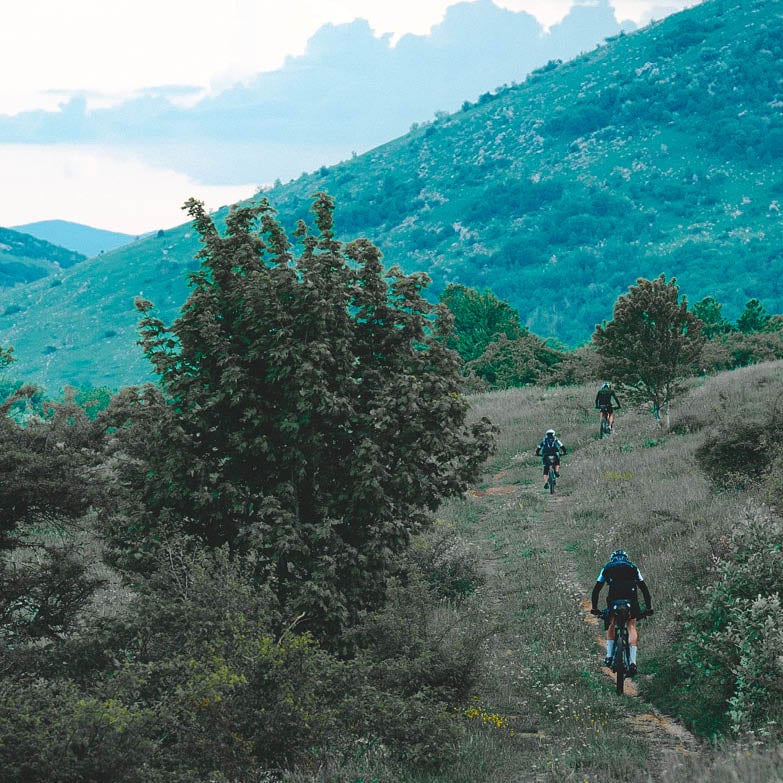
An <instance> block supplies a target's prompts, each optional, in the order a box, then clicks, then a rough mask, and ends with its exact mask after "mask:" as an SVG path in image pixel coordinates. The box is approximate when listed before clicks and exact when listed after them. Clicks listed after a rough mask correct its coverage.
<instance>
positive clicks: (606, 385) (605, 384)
mask: <svg viewBox="0 0 783 783" xmlns="http://www.w3.org/2000/svg"><path fill="white" fill-rule="evenodd" d="M593 388H595V387H593ZM601 388H602V389H608V388H609V381H604V382H603V383H602V384H601Z"/></svg>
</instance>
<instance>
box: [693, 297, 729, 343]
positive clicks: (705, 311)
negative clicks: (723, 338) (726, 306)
mask: <svg viewBox="0 0 783 783" xmlns="http://www.w3.org/2000/svg"><path fill="white" fill-rule="evenodd" d="M722 307H723V305H722V304H721V303H720V302H719V301H718V300H717V299H716V298H715V297H714V296H705V297H704V299H701V300H700V301H698V302H696V304H695V305H693V314H694V315H695V316H696V317H697V318H698V319H699V320H700V321H701V322H702V323H703V324H704V326H703V327H702V329H701V333H702V334H703V335H704V336H705V337H706V338H707V339H711V338H713V337H715V335H718V334H725V333H726V332H730V331H731V324H730V323H729V322H728V321H727V320H726V319H725V318H724V317H723V314H722V313H721V309H722Z"/></svg>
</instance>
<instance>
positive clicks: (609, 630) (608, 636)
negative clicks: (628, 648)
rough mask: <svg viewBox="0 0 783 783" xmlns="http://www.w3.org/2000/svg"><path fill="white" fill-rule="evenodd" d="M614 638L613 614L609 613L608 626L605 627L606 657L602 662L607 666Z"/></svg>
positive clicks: (612, 650) (612, 651)
mask: <svg viewBox="0 0 783 783" xmlns="http://www.w3.org/2000/svg"><path fill="white" fill-rule="evenodd" d="M615 638H616V637H615V629H614V615H613V614H610V615H609V627H608V628H607V629H606V658H605V659H604V663H606V664H607V666H608V665H609V664H610V663H611V662H612V656H613V655H614V643H615Z"/></svg>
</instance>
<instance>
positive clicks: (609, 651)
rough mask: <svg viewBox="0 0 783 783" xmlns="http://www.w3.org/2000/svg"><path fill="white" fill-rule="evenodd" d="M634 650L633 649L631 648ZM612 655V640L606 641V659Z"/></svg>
mask: <svg viewBox="0 0 783 783" xmlns="http://www.w3.org/2000/svg"><path fill="white" fill-rule="evenodd" d="M631 649H635V648H631ZM613 655H614V639H607V640H606V657H607V658H611V657H612V656H613Z"/></svg>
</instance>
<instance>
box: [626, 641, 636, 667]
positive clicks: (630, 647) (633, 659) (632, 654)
mask: <svg viewBox="0 0 783 783" xmlns="http://www.w3.org/2000/svg"><path fill="white" fill-rule="evenodd" d="M628 654H629V655H630V657H631V660H630V663H636V647H635V645H633V644H631V645H628Z"/></svg>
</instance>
